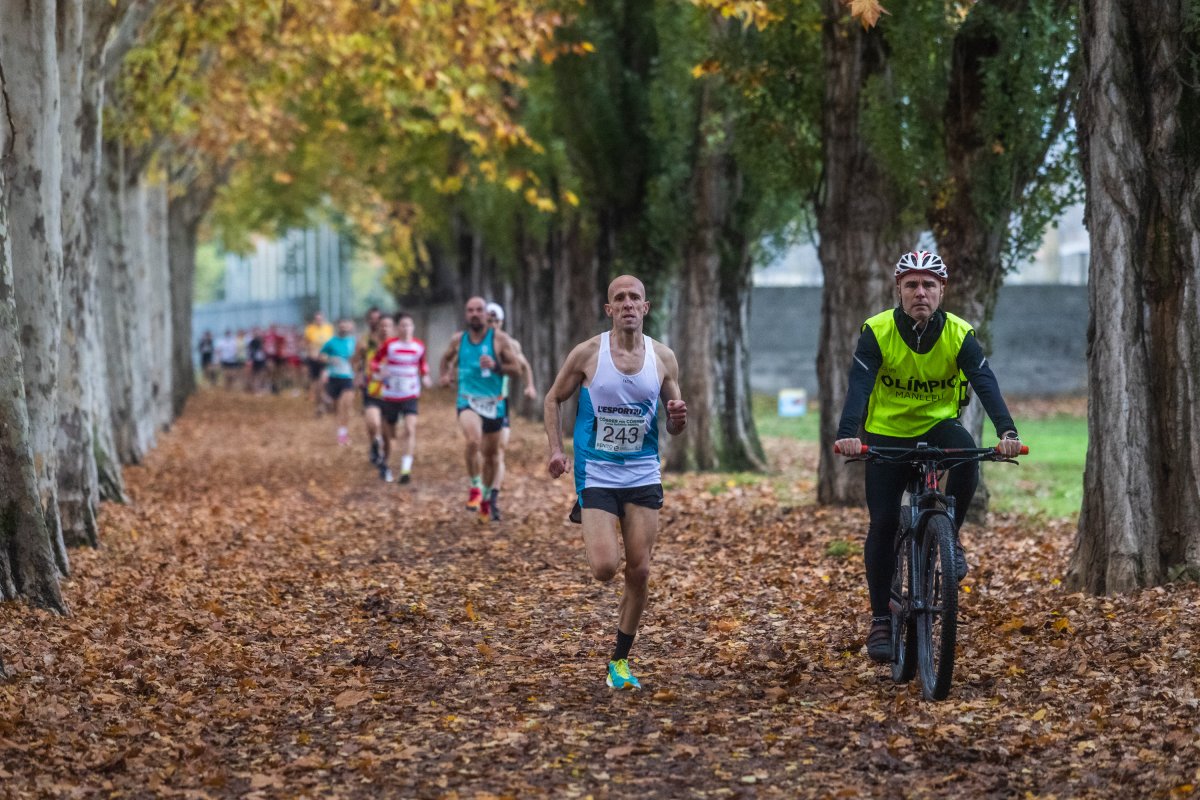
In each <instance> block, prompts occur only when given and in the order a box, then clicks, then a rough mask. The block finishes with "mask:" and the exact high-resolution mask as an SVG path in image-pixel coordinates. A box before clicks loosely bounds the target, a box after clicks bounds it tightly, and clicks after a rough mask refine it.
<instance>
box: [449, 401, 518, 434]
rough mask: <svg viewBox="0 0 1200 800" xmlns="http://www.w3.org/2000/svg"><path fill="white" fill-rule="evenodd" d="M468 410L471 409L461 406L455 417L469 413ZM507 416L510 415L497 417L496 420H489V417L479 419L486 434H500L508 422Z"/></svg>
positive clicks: (456, 410)
mask: <svg viewBox="0 0 1200 800" xmlns="http://www.w3.org/2000/svg"><path fill="white" fill-rule="evenodd" d="M467 410H469V409H468V408H467V407H466V406H459V407H458V408H457V409H455V411H454V415H455V416H458V415H459V414H461V413H462V412H464V411H467ZM507 416H508V415H507V414H506V415H505V416H503V417H497V418H496V419H488V418H487V417H479V419H480V421H481V422H483V432H484V433H499V432H500V429H501V428H503V427H504V426H505V425H506V424H507V422H508V419H507Z"/></svg>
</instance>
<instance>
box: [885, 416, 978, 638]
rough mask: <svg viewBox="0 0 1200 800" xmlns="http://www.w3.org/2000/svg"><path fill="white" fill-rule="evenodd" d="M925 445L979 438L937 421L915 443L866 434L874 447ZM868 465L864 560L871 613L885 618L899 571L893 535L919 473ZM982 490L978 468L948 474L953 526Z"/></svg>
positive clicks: (952, 421)
mask: <svg viewBox="0 0 1200 800" xmlns="http://www.w3.org/2000/svg"><path fill="white" fill-rule="evenodd" d="M918 442H924V443H926V444H929V445H933V446H934V447H975V440H974V439H973V438H971V434H969V433H967V429H966V428H964V427H963V426H962V424H961V423H960V422H959V421H958V420H957V419H948V420H943V421H942V422H939V423H938V424H937V425H934V426H933V427H932V428H930V429H929V430H928V431H927V432H926V433H925V434H924V435H922V436H917V437H915V438H912V439H898V438H896V437H894V436H879V435H877V434H873V433H868V434H867V444H869V445H871V446H872V447H915V446H916V445H917V443H918ZM866 467H867V470H866V471H867V476H866V480H867V510H868V511H869V512H870V513H871V525H870V527H869V528H868V529H867V543H866V546H865V547H864V548H863V560H864V561H865V562H866V566H867V590H868V591H869V592H870V595H871V614H872V615H873V616H876V617H884V616H887V615H888V614H889V613H890V612H889V610H888V599H889V598H890V597H891V591H892V572H893V571H894V570H895V568H896V550H895V536H896V530H897V529H898V528H899V527H900V499H901V498H902V497H903V496H904V490H905V488H907V486H908V480H909V478H910V477H911V476H912V475H913V474H914V473H915V470H914V469H913V468H912V467H910V466H908V465H907V464H882V463H878V462H869V463H867V465H866ZM978 487H979V464H978V463H974V462H972V463H969V464H963V465H962V466H960V467H955V468H954V469H952V470H950V479H949V482H948V483H947V485H946V494H948V495H950V496H951V497H953V498H954V527H955V529H956V530H957V529H958V528H960V527H962V522H963V520H964V519H966V517H967V509H968V508H969V507H970V505H971V500H972V499H973V498H974V497H975V490H976V489H977V488H978Z"/></svg>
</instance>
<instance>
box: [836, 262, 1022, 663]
mask: <svg viewBox="0 0 1200 800" xmlns="http://www.w3.org/2000/svg"><path fill="white" fill-rule="evenodd" d="M895 275H896V292H897V295H898V297H899V299H900V305H899V306H897V307H896V308H894V309H890V310H888V311H883V312H881V313H879V314H876V315H875V316H873V317H870V318H869V319H867V321H866V322H865V323H863V326H862V333H861V334H860V336H859V339H858V346H857V348H856V349H855V352H854V360H853V362H852V363H851V365H850V375H849V379H850V380H849V386H848V388H847V391H846V404H845V406H844V407H843V409H842V418H841V421H840V423H839V424H838V431H837V441H835V442H834V445H833V446H834V450H836V451H837V452H838V453H841V454H842V455H844V456H853V455H858V454H859V453H860V451H861V449H862V442H861V441H860V440H859V438H858V431H859V427H860V425H862V426H863V427H864V428H865V429H866V432H867V443H868V444H869V445H871V446H875V447H913V446H915V445H916V444H917V443H918V442H924V443H926V444H929V445H932V446H934V447H975V446H976V445H975V440H974V439H973V438H972V437H971V434H970V433H968V432H967V430H966V428H964V427H963V426H962V424H961V423H960V422H959V420H958V415H959V410H960V408H961V407H962V406H963V405H965V404H966V397H967V394H966V390H967V387H966V383H967V382H969V383H970V385H971V386H972V387H973V388H974V389H975V393H976V394H977V395H979V400H980V402H981V403H982V404H983V408H984V410H985V411H987V414H988V416H989V417H990V418H991V420H992V424H993V425H995V427H996V433H997V435H998V436H999V437H1000V444H999V450H1000V452H1001V453H1003V454H1004V455H1008V456H1014V455H1017V454H1018V452H1019V451H1020V447H1021V441H1020V439H1019V438H1018V437H1017V429H1016V425H1015V424H1014V423H1013V420H1012V416H1010V415H1009V413H1008V406H1007V405H1005V402H1004V398H1003V396H1001V394H1000V385H999V383H997V381H996V376H995V374H993V373H992V368H991V367H990V366H988V362H987V358H985V357H984V355H983V349H982V348H981V347H980V345H979V342H978V341H977V340H976V339H975V332H974V330H973V329H972V328H971V326H970V324H968V323H967V322H965V321H963V320H962V319H960V318H959V317H956V316H955V315H953V314H948V313H946V312H945V311H943V310H942V309H941V308H940V306H941V303H942V298H943V295H944V293H945V290H946V279H947V277H948V275H947V271H946V265H945V264H944V263H943V262H942V259H941V258H939V257H938V256H937V255H936V254H934V253H931V252H928V251H923V250H922V251H916V252H911V253H905V254H904V255H903V256H901V257H900V260H899V261H898V262H897V263H896V273H895ZM864 414H865V416H866V421H865V422H864V421H863V417H864ZM909 472H910V468H909V467H908V466H907V465H896V464H883V463H868V464H867V465H866V489H867V509H868V511H869V512H870V515H871V523H870V527H869V528H868V530H867V541H866V545H865V547H864V553H863V555H864V560H865V561H866V569H867V589H868V591H869V593H870V596H871V615H872V616H871V628H870V632H869V633H868V634H867V654H868V655H869V656H870V657H871V658H872V659H873V660H875V661H889V660H890V659H891V657H892V649H891V631H892V628H891V626H892V622H891V613H890V611H889V609H888V600H889V598H890V595H891V579H892V571H893V570H894V568H895V560H896V553H895V550H894V549H893V547H894V535H895V532H896V530H897V529H898V528H899V526H900V500H901V497H902V496H903V494H904V489H905V484H906V482H907V479H908V475H909ZM978 485H979V465H978V464H975V463H969V464H964V465H962V466H961V467H956V468H955V469H953V470H951V472H950V479H949V484H948V486H947V487H946V493H947V494H949V495H950V496H951V497H953V498H954V502H955V505H954V529H955V536H956V539H957V536H958V530H959V528H961V527H962V523H963V520H964V519H965V518H966V516H967V509H968V508H969V507H970V505H971V499H972V498H973V497H974V496H975V489H976V487H977V486H978ZM954 560H955V569H956V571H957V572H958V580H960V581H961V580H962V579H963V577H964V576H965V575H966V574H967V559H966V555H965V553H964V552H963V548H962V544H961V543H960V542H958V541H956V544H955V559H954Z"/></svg>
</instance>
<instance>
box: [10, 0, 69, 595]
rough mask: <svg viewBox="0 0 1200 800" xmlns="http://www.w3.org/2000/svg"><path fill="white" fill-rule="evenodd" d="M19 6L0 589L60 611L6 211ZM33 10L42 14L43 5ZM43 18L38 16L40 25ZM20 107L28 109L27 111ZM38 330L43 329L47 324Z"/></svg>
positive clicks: (24, 59) (20, 150) (13, 33)
mask: <svg viewBox="0 0 1200 800" xmlns="http://www.w3.org/2000/svg"><path fill="white" fill-rule="evenodd" d="M18 5H21V4H19V3H7V2H6V3H2V4H0V17H2V18H3V19H4V27H3V29H0V363H2V364H4V365H5V368H4V369H2V370H0V594H2V595H3V597H4V598H5V599H10V600H11V599H14V598H16V597H18V596H21V595H23V596H25V597H27V598H28V599H29V600H30V602H32V603H33V604H34V605H38V606H41V607H45V608H51V609H54V610H57V611H59V612H64V613H65V611H66V606H65V605H64V603H63V599H62V594H61V592H60V590H59V585H58V577H59V572H60V565H59V564H58V563H57V558H56V546H55V544H56V543H55V542H54V540H53V538H52V533H51V531H50V529H49V528H48V526H47V524H46V518H45V505H44V503H43V498H42V494H41V491H40V486H39V476H38V472H39V468H38V463H37V457H36V455H35V450H34V444H33V441H32V440H33V432H32V430H31V424H30V417H29V408H28V404H27V398H26V388H25V383H26V380H27V378H26V376H27V375H28V374H29V371H28V370H26V368H25V364H24V356H23V352H22V351H23V348H24V342H23V341H22V339H23V333H22V330H21V329H22V323H21V320H20V318H19V317H18V314H17V304H16V298H17V292H16V287H15V281H14V275H13V272H14V270H13V266H14V261H13V258H14V254H13V248H12V239H13V238H14V230H13V228H12V226H10V225H9V219H10V218H9V215H8V214H9V212H8V209H9V207H10V202H11V199H12V198H11V192H10V189H9V186H8V182H7V181H8V174H9V170H8V167H9V165H10V164H13V163H14V162H15V165H16V167H17V174H18V176H21V175H22V173H27V169H26V168H25V166H24V165H23V164H22V163H21V162H20V161H19V160H17V159H19V158H23V157H24V153H25V152H26V151H27V149H28V145H27V144H26V145H23V146H21V147H18V145H17V142H16V141H14V136H15V135H16V134H17V131H18V127H17V122H18V120H21V121H22V122H24V121H25V119H26V117H25V116H22V115H18V114H16V113H15V111H14V109H13V102H14V100H13V98H14V97H15V95H16V94H17V93H18V92H24V91H27V89H26V88H25V87H24V86H20V85H14V82H13V81H12V79H11V77H10V76H11V75H12V74H13V73H14V72H18V73H26V74H25V75H23V77H22V80H27V79H28V77H29V73H32V72H34V71H35V63H36V62H31V60H30V52H29V49H28V48H27V47H25V46H24V45H21V44H19V45H17V46H16V47H14V46H13V43H12V42H13V40H25V41H28V40H30V39H32V38H34V37H31V36H30V34H32V33H33V32H34V31H35V28H33V27H32V26H31V22H32V20H31V19H30V17H29V16H27V15H26V13H25V10H24V9H18V8H15V6H18ZM37 10H38V11H40V12H43V13H44V12H45V9H44V8H41V7H39V9H37ZM44 22H45V20H44V19H43V20H42V23H43V25H44ZM10 37H11V38H10ZM26 37H28V39H27V38H26ZM40 41H41V42H42V44H43V46H50V47H51V50H52V49H53V47H52V43H53V37H52V36H51V37H49V42H47V37H45V36H44V34H43V35H42V36H41V38H40ZM20 110H21V111H22V112H23V113H24V112H25V109H24V108H21V109H20ZM21 130H22V131H23V132H25V131H29V129H28V128H22V129H21ZM29 133H32V131H29ZM52 138H53V137H52ZM25 177H26V178H27V177H28V175H27V174H25ZM55 191H56V192H57V187H55ZM22 271H24V272H28V271H29V267H28V266H27V265H23V268H22ZM39 332H40V333H42V334H43V335H44V333H45V331H44V329H42V330H41V331H39ZM38 355H39V357H40V356H42V355H44V354H38Z"/></svg>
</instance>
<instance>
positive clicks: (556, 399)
mask: <svg viewBox="0 0 1200 800" xmlns="http://www.w3.org/2000/svg"><path fill="white" fill-rule="evenodd" d="M598 348H599V340H598V339H597V338H592V339H588V340H587V341H586V342H584V343H582V344H580V345H577V346H576V347H575V349H574V350H572V351H571V353H570V354H569V355H568V356H567V360H566V361H564V362H563V365H562V369H560V370H559V371H558V377H556V378H555V379H554V384H553V385H552V386H551V387H550V388H549V389H548V390H547V391H546V401H545V403H544V404H543V406H542V409H543V414H542V421H543V422H544V423H545V426H546V440H547V442H548V444H549V446H550V458H549V461H548V462H547V464H546V470H547V471H548V472H549V473H550V477H551V478H557V477H558V476H560V475H562V474H563V473H564V472H566V471H567V457H566V455H565V454H564V453H563V430H562V404H563V403H565V402H566V401H567V400H569V399H570V398H571V397H572V395H574V394H575V392H576V391H577V390H578V389H579V387H580V385H581V384H582V383H583V381H584V380H585V379H586V378H587V367H588V365H589V364H590V363H591V362H592V361H593V360H595V357H596V351H597V350H598Z"/></svg>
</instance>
